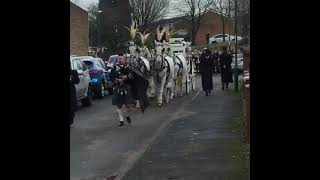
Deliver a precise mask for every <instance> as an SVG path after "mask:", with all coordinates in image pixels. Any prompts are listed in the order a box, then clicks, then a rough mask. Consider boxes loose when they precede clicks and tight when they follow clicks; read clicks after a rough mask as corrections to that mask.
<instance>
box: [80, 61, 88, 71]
mask: <svg viewBox="0 0 320 180" xmlns="http://www.w3.org/2000/svg"><path fill="white" fill-rule="evenodd" d="M80 63H81V66H82V70H83V71H86V70H87V66H86V65H85V64H84V63H83V62H82V61H81V62H80Z"/></svg>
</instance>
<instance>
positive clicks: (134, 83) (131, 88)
mask: <svg viewBox="0 0 320 180" xmlns="http://www.w3.org/2000/svg"><path fill="white" fill-rule="evenodd" d="M110 78H111V80H112V82H113V97H112V105H114V106H115V107H116V111H117V114H118V117H119V121H120V123H119V125H118V126H124V120H126V121H127V123H128V124H131V118H130V116H129V112H130V111H129V110H130V108H129V106H130V105H131V104H136V102H137V101H138V102H139V104H140V108H141V110H142V112H143V111H144V110H145V109H146V108H147V107H148V106H149V100H148V97H147V94H146V92H147V88H148V86H149V81H148V80H147V79H145V78H144V77H141V76H139V74H137V73H135V71H134V67H133V66H130V64H128V63H127V61H126V58H125V56H124V55H123V54H122V53H119V54H118V56H117V62H116V65H115V66H114V67H113V68H112V70H111V72H110ZM78 83H79V77H78V73H77V71H76V70H71V67H70V121H69V124H70V125H72V124H73V119H74V116H75V111H76V106H77V99H76V88H75V85H76V84H78Z"/></svg>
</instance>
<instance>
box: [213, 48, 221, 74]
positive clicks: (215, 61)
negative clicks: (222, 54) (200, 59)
mask: <svg viewBox="0 0 320 180" xmlns="http://www.w3.org/2000/svg"><path fill="white" fill-rule="evenodd" d="M212 60H213V68H214V69H213V73H220V67H219V53H218V50H217V48H214V52H213V53H212Z"/></svg>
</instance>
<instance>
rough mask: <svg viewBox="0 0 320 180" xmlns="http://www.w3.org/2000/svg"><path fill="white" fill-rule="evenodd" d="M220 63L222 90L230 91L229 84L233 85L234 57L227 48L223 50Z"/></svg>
mask: <svg viewBox="0 0 320 180" xmlns="http://www.w3.org/2000/svg"><path fill="white" fill-rule="evenodd" d="M219 63H220V69H221V82H222V90H224V89H225V88H226V90H228V83H232V82H233V79H232V72H231V63H232V55H231V54H228V53H227V47H225V46H224V47H223V48H222V53H221V55H220V56H219Z"/></svg>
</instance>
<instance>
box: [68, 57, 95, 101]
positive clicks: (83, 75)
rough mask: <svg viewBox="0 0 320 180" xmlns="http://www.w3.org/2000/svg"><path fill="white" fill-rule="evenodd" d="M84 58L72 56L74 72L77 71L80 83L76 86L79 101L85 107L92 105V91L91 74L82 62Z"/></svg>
mask: <svg viewBox="0 0 320 180" xmlns="http://www.w3.org/2000/svg"><path fill="white" fill-rule="evenodd" d="M82 58H83V57H79V56H70V64H71V69H72V70H77V72H78V75H79V79H80V82H79V84H76V85H75V87H76V96H77V100H78V101H81V103H82V105H83V106H90V105H91V104H92V89H91V86H90V74H89V70H88V68H87V66H86V65H85V64H84V63H83V62H82V60H81V59H82Z"/></svg>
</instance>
